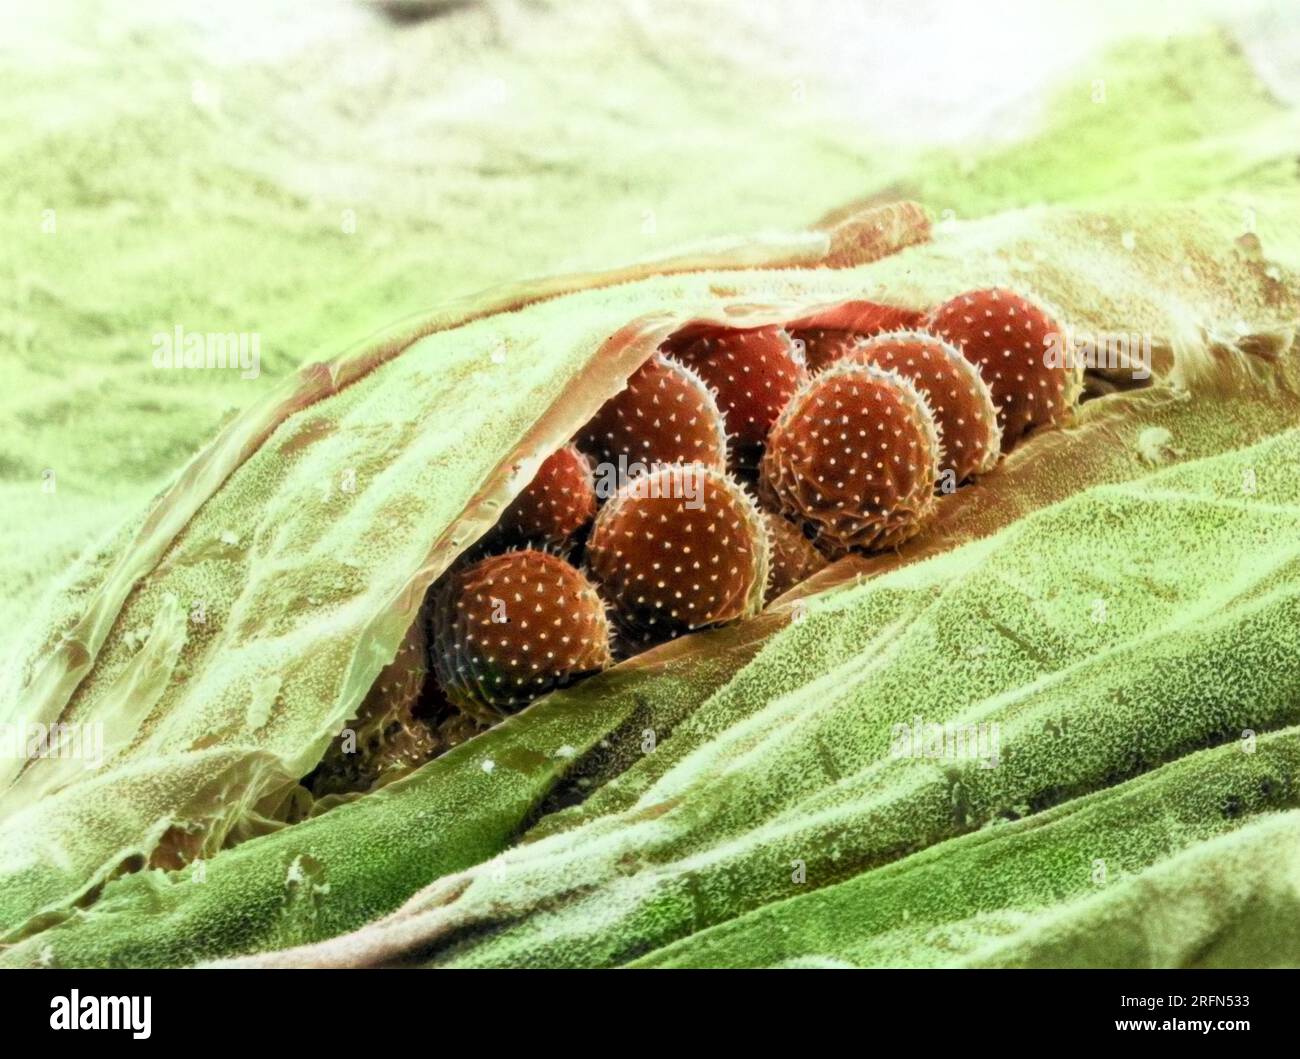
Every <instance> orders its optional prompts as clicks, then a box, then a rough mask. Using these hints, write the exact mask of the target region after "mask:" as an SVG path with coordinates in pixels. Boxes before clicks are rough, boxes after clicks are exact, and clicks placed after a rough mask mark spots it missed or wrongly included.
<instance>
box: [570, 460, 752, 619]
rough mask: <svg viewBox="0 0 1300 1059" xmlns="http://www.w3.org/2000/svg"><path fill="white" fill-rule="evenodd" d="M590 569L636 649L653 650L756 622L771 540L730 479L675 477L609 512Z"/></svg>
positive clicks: (590, 554)
mask: <svg viewBox="0 0 1300 1059" xmlns="http://www.w3.org/2000/svg"><path fill="white" fill-rule="evenodd" d="M587 566H588V569H589V570H590V571H591V574H592V576H593V577H594V578H595V579H596V580H597V582H598V583H599V584H600V587H601V590H602V592H603V593H604V596H605V598H606V599H607V600H609V602H610V604H611V606H612V607H613V608H614V611H615V614H616V616H617V619H618V622H619V625H620V626H621V628H622V629H623V630H624V632H625V634H626V635H627V637H628V639H630V640H633V641H640V642H644V643H648V642H653V641H656V640H665V639H668V638H670V637H673V636H677V635H679V634H681V633H684V632H687V631H689V630H691V629H698V628H700V627H702V626H706V625H713V624H716V623H718V622H725V621H730V620H732V619H734V618H740V617H744V616H746V615H750V614H755V613H757V612H758V610H759V609H760V608H761V607H762V605H763V591H764V587H765V585H766V583H767V573H768V552H767V535H766V533H765V531H764V528H763V524H762V521H761V516H760V514H759V511H758V509H757V508H756V507H755V506H754V502H753V501H752V500H751V499H750V498H749V496H748V495H747V494H746V493H745V491H744V490H743V489H742V488H741V487H740V486H739V485H737V484H736V483H735V482H734V481H732V479H730V478H729V477H728V476H727V475H726V474H723V473H719V472H717V471H713V470H709V469H706V468H701V467H698V466H696V467H684V466H676V467H666V468H662V469H660V470H659V471H658V472H655V473H654V474H651V475H648V476H646V477H644V478H641V479H638V480H637V481H634V482H631V483H629V484H628V485H627V486H625V487H624V488H623V489H621V490H620V491H619V493H618V495H617V496H615V497H614V498H613V499H612V500H610V501H609V502H608V503H607V504H606V505H605V506H604V508H602V509H601V512H600V514H599V515H597V516H596V523H595V525H594V526H593V527H592V530H591V537H590V539H589V540H588V543H587Z"/></svg>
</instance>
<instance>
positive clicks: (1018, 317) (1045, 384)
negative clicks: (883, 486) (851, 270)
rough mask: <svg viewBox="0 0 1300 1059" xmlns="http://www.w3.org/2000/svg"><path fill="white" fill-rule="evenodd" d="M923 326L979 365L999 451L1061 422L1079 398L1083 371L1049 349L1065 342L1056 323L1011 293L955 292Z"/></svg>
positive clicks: (998, 290) (1002, 290)
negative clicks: (992, 406) (993, 415)
mask: <svg viewBox="0 0 1300 1059" xmlns="http://www.w3.org/2000/svg"><path fill="white" fill-rule="evenodd" d="M926 327H927V329H928V330H930V331H933V332H934V333H935V334H937V335H939V336H940V337H942V338H945V339H947V340H948V341H949V342H951V343H952V344H953V345H954V346H956V347H957V348H958V349H960V350H961V352H962V355H963V356H964V357H965V358H966V359H967V360H969V361H970V362H971V363H972V364H975V365H976V366H977V367H978V368H979V369H980V374H981V375H983V377H984V381H985V382H986V383H988V387H989V391H990V392H991V393H992V395H993V403H994V404H995V405H996V406H997V410H998V425H999V426H1000V427H1001V428H1002V451H1003V452H1009V451H1010V450H1011V449H1012V448H1013V447H1014V446H1015V444H1016V442H1018V441H1019V440H1020V439H1021V438H1022V437H1024V436H1025V434H1027V433H1029V431H1031V430H1035V429H1040V428H1043V427H1048V426H1053V425H1055V424H1057V423H1060V422H1061V421H1062V420H1063V419H1064V418H1065V416H1066V414H1067V413H1068V412H1069V410H1070V408H1071V407H1072V406H1073V404H1074V401H1075V399H1076V398H1077V397H1078V394H1079V390H1080V386H1081V382H1082V378H1081V374H1082V373H1081V372H1080V371H1079V370H1078V368H1077V367H1076V366H1073V365H1071V364H1069V363H1068V362H1066V361H1067V358H1064V357H1060V356H1054V355H1053V353H1052V349H1053V346H1054V344H1055V343H1059V342H1063V341H1064V340H1065V336H1064V332H1063V331H1062V329H1061V325H1060V324H1059V323H1058V322H1057V321H1056V320H1054V319H1053V318H1052V317H1051V316H1049V315H1048V313H1047V312H1046V310H1044V309H1043V308H1042V307H1040V306H1038V305H1035V304H1034V303H1033V302H1031V301H1029V300H1028V299H1026V298H1023V297H1021V296H1020V295H1019V294H1016V293H1015V292H1014V291H1010V290H1007V289H1005V288H1001V287H993V288H989V289H986V290H974V291H967V292H966V293H965V294H959V295H957V296H956V297H955V298H952V299H950V300H948V301H946V302H944V303H943V304H942V305H940V306H939V307H938V308H936V309H935V310H934V311H933V312H932V313H931V314H930V315H929V317H928V318H927V322H926Z"/></svg>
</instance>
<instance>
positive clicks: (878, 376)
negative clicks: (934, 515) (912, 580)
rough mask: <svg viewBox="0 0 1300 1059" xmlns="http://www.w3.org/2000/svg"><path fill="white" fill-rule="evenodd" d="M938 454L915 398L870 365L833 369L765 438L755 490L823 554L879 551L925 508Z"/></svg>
mask: <svg viewBox="0 0 1300 1059" xmlns="http://www.w3.org/2000/svg"><path fill="white" fill-rule="evenodd" d="M941 453H942V449H941V447H940V444H939V439H938V434H937V431H936V429H935V424H934V418H933V416H932V415H931V413H930V409H929V407H928V406H927V405H926V403H925V399H924V398H923V397H922V396H921V394H920V393H919V392H918V391H917V390H916V388H915V387H914V386H913V385H912V384H911V383H910V382H908V381H907V380H906V379H904V378H903V377H902V376H901V375H899V374H897V373H896V372H892V371H886V370H884V369H882V368H878V367H876V366H875V365H873V364H837V365H836V366H835V367H833V368H830V369H829V370H827V371H825V372H823V373H822V374H821V375H818V376H815V377H814V378H813V379H812V380H811V381H810V382H809V383H808V384H807V385H806V386H805V387H804V388H803V389H802V390H800V391H799V393H797V394H796V395H795V396H794V398H793V399H792V400H791V401H790V404H789V405H788V406H787V407H786V410H785V411H784V412H783V413H782V415H781V418H780V419H779V420H777V423H776V425H775V426H774V427H773V428H772V434H771V437H770V438H769V439H768V447H767V453H766V455H765V456H764V457H763V463H762V468H761V489H762V491H763V493H764V495H765V496H768V497H770V498H771V499H772V500H773V501H774V502H775V503H776V504H777V505H778V506H779V508H780V510H781V511H782V512H783V513H784V514H786V515H787V516H789V517H791V518H794V519H798V520H803V521H806V522H807V523H808V524H809V525H810V527H811V528H812V529H813V530H814V531H815V534H816V538H815V539H816V540H817V542H818V544H819V546H820V547H821V549H822V550H823V551H824V552H827V553H828V554H832V555H840V554H843V553H844V552H846V551H848V550H850V549H853V548H862V549H872V548H886V547H890V546H892V545H896V544H900V543H902V542H903V541H905V540H907V539H908V538H909V537H911V536H912V535H913V534H915V533H916V532H917V530H919V529H920V527H921V526H922V524H923V523H924V520H925V518H926V516H928V515H929V514H930V512H931V510H932V508H933V505H934V488H935V483H936V480H937V476H938V468H939V462H940V456H941Z"/></svg>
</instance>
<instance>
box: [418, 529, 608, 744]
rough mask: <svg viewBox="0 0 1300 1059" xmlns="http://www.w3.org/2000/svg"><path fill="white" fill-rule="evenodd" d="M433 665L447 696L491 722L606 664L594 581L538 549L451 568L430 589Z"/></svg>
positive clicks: (601, 613)
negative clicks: (456, 568) (438, 583)
mask: <svg viewBox="0 0 1300 1059" xmlns="http://www.w3.org/2000/svg"><path fill="white" fill-rule="evenodd" d="M432 620H433V650H432V655H433V667H434V672H435V674H436V676H437V678H438V683H439V684H440V685H441V686H442V689H443V691H444V692H445V693H446V695H447V697H448V699H450V700H451V702H452V703H453V704H454V705H455V706H457V707H458V708H459V709H461V710H463V711H464V712H466V713H468V714H470V715H471V716H474V717H476V718H478V719H480V720H485V721H488V722H491V721H493V720H498V719H500V716H501V715H502V714H503V713H509V712H511V711H513V710H517V709H519V708H521V707H523V706H525V705H527V704H528V703H529V702H531V701H532V700H533V699H535V698H537V697H538V696H539V695H543V694H545V693H546V692H548V691H551V690H553V689H555V688H558V687H562V686H564V685H565V684H567V683H569V682H570V681H571V680H573V679H574V678H575V677H578V676H581V675H582V674H584V673H591V672H595V671H597V670H601V669H604V668H605V667H606V666H608V665H609V664H610V661H611V655H610V628H609V622H608V619H607V618H606V614H605V605H604V603H603V602H602V600H601V599H600V597H599V595H597V593H596V589H595V587H594V586H593V585H592V584H591V582H590V581H589V580H588V579H587V578H586V577H585V576H584V575H583V574H582V572H581V571H579V570H577V569H575V568H574V567H573V566H571V565H570V564H569V563H567V562H565V561H564V560H563V559H561V558H559V557H558V556H555V555H551V554H549V553H547V552H543V551H537V550H534V549H525V550H522V551H515V552H507V553H506V554H504V555H493V556H489V557H488V558H486V559H480V560H479V561H478V562H476V563H473V564H471V565H469V566H466V567H463V568H461V569H459V570H455V571H453V572H452V573H450V574H449V575H447V577H446V580H445V581H444V583H443V584H442V585H440V586H439V588H438V589H437V590H436V595H435V598H434V606H433V616H432Z"/></svg>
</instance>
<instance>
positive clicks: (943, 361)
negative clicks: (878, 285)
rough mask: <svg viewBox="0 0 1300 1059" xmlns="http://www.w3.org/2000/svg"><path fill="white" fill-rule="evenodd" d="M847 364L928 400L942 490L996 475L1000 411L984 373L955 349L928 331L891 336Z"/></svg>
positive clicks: (873, 340)
mask: <svg viewBox="0 0 1300 1059" xmlns="http://www.w3.org/2000/svg"><path fill="white" fill-rule="evenodd" d="M847 359H848V360H850V361H851V362H853V363H856V364H875V365H876V366H877V367H880V368H885V369H892V370H894V371H897V372H898V373H899V374H900V375H902V376H903V377H904V378H907V379H909V380H911V382H912V383H913V385H915V386H916V388H917V389H918V390H919V391H920V392H921V394H922V395H923V396H924V397H925V400H926V403H927V404H928V405H929V406H930V411H931V413H932V414H933V415H934V420H935V424H936V425H937V426H938V428H939V439H940V441H941V442H942V443H943V453H944V455H943V461H942V464H941V466H940V468H939V474H940V489H941V490H942V489H944V488H945V487H946V486H952V487H955V486H957V485H959V484H960V483H962V482H964V481H966V480H967V479H968V478H971V477H973V476H974V475H976V474H982V473H984V472H986V471H989V470H992V468H993V466H994V465H995V464H996V463H997V461H998V454H999V452H1000V445H1001V432H1000V430H999V429H998V418H997V409H996V408H995V407H994V405H993V397H992V395H991V394H990V393H989V388H988V386H987V385H986V384H985V382H984V380H983V378H981V377H980V372H979V369H978V368H977V367H975V365H974V364H972V363H971V362H970V361H968V360H967V359H966V358H965V357H963V356H962V355H961V353H960V352H959V351H958V350H957V348H956V347H955V346H953V345H952V344H951V343H948V342H945V341H944V340H943V339H942V338H939V337H938V336H937V335H932V334H927V333H925V332H922V331H891V332H887V333H885V334H882V335H877V336H876V337H875V338H871V339H868V340H867V341H866V342H864V343H863V344H862V345H861V346H859V347H858V348H857V349H855V350H854V351H853V352H852V353H851V354H850V355H849V357H848V358H847Z"/></svg>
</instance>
